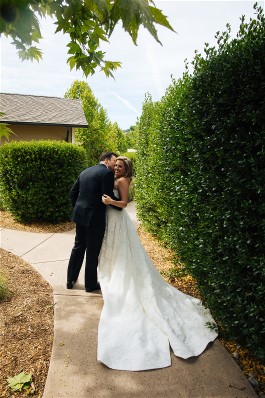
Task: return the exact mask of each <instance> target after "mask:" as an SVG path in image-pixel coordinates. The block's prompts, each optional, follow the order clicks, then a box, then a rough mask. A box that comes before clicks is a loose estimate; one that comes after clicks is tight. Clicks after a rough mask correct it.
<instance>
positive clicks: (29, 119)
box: [0, 93, 88, 127]
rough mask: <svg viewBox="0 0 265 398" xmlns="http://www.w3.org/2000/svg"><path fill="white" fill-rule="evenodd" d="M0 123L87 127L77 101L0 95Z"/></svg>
mask: <svg viewBox="0 0 265 398" xmlns="http://www.w3.org/2000/svg"><path fill="white" fill-rule="evenodd" d="M0 112H2V113H4V115H3V116H2V117H0V123H1V122H2V123H9V124H40V125H60V126H72V127H87V126H88V124H87V121H86V118H85V115H84V111H83V109H82V105H81V102H80V101H79V100H78V99H70V98H58V97H44V96H36V95H24V94H7V93H0Z"/></svg>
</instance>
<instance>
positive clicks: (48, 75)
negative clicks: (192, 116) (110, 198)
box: [0, 0, 264, 130]
mask: <svg viewBox="0 0 265 398" xmlns="http://www.w3.org/2000/svg"><path fill="white" fill-rule="evenodd" d="M254 3H255V1H250V0H236V1H229V0H223V1H215V0H212V1H189V0H186V1H177V0H159V1H155V5H156V7H157V8H159V9H160V10H162V12H163V14H164V15H166V16H167V17H168V21H169V23H170V24H171V26H172V27H173V28H174V30H175V32H176V33H174V32H172V31H170V30H169V29H166V28H164V27H161V26H159V25H156V27H157V30H158V37H159V39H160V41H161V42H162V46H161V45H160V44H159V43H157V42H156V41H155V39H154V38H153V37H152V36H151V35H150V34H149V32H148V31H147V30H146V29H144V28H141V29H140V32H139V36H138V40H137V46H135V45H134V44H133V42H132V40H131V38H130V36H129V35H128V34H127V33H126V32H125V31H124V30H123V29H122V27H121V26H120V25H119V26H118V27H117V28H116V30H115V31H114V33H113V34H112V36H111V37H110V43H109V44H104V45H103V46H102V47H101V49H102V50H103V51H105V52H106V59H109V60H111V61H120V62H121V63H122V68H121V69H119V70H118V71H116V72H114V77H115V79H113V78H111V77H109V78H107V77H105V75H104V73H103V72H100V71H99V70H98V71H97V72H96V73H95V74H94V75H93V76H88V77H87V78H86V77H85V76H84V74H83V73H82V71H76V70H74V69H73V70H72V71H70V67H69V65H68V64H67V62H66V61H67V58H68V57H69V55H68V54H67V47H66V45H67V43H68V37H67V36H66V35H63V34H61V33H56V34H55V33H54V32H55V25H54V24H53V21H52V20H51V19H42V20H40V26H41V32H42V36H43V39H42V40H41V41H40V43H39V45H38V47H39V48H40V49H41V50H42V52H43V59H42V60H41V61H40V62H39V63H38V62H37V61H35V62H31V61H23V62H22V61H21V60H20V59H19V58H18V55H17V53H16V49H15V47H14V46H13V45H11V44H10V43H11V40H10V39H9V38H6V37H4V36H2V37H1V49H0V56H1V83H0V90H1V92H3V93H16V94H30V95H44V96H52V97H64V94H65V92H66V91H67V90H68V89H69V88H70V87H71V84H72V83H73V82H74V81H75V80H79V81H85V82H87V84H88V85H89V86H90V88H91V89H92V91H93V93H94V95H95V97H96V98H97V99H98V101H99V103H100V104H101V105H102V106H103V108H104V109H105V110H106V112H107V114H108V117H109V119H110V121H111V122H112V123H114V122H117V123H118V125H119V127H120V128H122V129H124V130H126V129H129V128H130V126H134V125H135V124H136V122H137V120H138V118H139V117H140V116H141V111H142V104H143V102H144V98H145V94H147V93H149V94H151V96H152V99H153V101H159V100H160V99H161V97H162V96H163V95H164V94H165V91H166V89H167V87H168V86H169V85H170V84H171V81H172V77H173V78H174V79H179V78H181V77H182V75H183V72H184V70H185V59H187V60H188V62H191V61H192V60H193V58H194V55H195V50H197V51H199V52H200V53H202V54H203V49H204V45H205V43H206V42H207V43H209V44H210V45H211V46H216V39H215V34H216V32H217V31H221V32H223V31H226V24H227V23H229V24H230V25H231V28H232V32H231V34H232V37H235V36H236V33H237V31H238V27H239V25H240V17H241V16H242V15H245V17H246V21H249V19H250V18H255V14H254V11H255V10H254V9H253V5H254ZM258 4H259V5H261V6H262V7H263V8H264V1H258ZM0 111H1V109H0Z"/></svg>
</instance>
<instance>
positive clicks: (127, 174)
mask: <svg viewBox="0 0 265 398" xmlns="http://www.w3.org/2000/svg"><path fill="white" fill-rule="evenodd" d="M116 160H122V161H123V164H124V167H125V174H124V177H126V178H128V180H129V182H131V181H132V175H133V173H132V161H131V159H129V158H127V157H126V156H118V157H117V159H116Z"/></svg>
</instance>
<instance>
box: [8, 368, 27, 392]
mask: <svg viewBox="0 0 265 398" xmlns="http://www.w3.org/2000/svg"><path fill="white" fill-rule="evenodd" d="M31 378H32V374H31V373H29V374H26V373H24V372H21V373H19V374H18V375H16V376H14V377H10V378H8V379H7V381H8V386H9V387H10V388H11V389H12V390H13V391H21V390H22V389H26V388H28V387H30V383H31Z"/></svg>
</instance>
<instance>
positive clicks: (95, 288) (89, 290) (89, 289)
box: [86, 283, 101, 293]
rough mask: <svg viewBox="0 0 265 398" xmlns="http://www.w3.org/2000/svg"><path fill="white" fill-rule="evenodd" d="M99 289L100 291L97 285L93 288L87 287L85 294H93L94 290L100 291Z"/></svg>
mask: <svg viewBox="0 0 265 398" xmlns="http://www.w3.org/2000/svg"><path fill="white" fill-rule="evenodd" d="M100 289H101V287H100V284H99V283H97V284H96V286H94V287H88V288H86V292H87V293H90V292H93V291H94V290H100Z"/></svg>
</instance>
